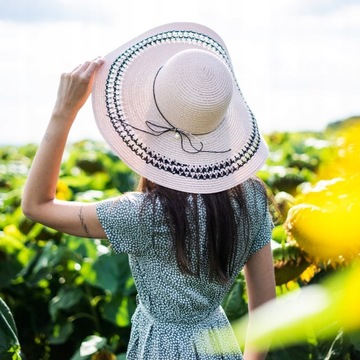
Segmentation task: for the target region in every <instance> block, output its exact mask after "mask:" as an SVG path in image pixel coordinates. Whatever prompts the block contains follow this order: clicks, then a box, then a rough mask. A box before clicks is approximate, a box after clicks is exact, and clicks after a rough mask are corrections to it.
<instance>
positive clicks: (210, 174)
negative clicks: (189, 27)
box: [105, 31, 261, 180]
mask: <svg viewBox="0 0 360 360" xmlns="http://www.w3.org/2000/svg"><path fill="white" fill-rule="evenodd" d="M176 42H185V43H189V44H195V45H200V46H206V47H207V48H208V49H210V50H212V51H213V52H214V53H216V54H217V55H219V56H220V57H221V58H223V60H224V61H225V62H226V63H227V64H228V66H229V68H230V69H231V63H230V60H229V58H228V56H227V54H226V52H225V50H224V49H223V47H222V46H221V45H220V44H219V43H218V42H216V41H215V40H214V39H212V38H210V37H209V36H207V35H204V34H201V33H197V32H193V31H166V32H163V33H159V34H157V35H154V36H151V37H148V38H146V39H144V40H142V41H140V42H138V43H137V44H135V45H133V46H131V47H130V48H128V49H127V50H126V51H125V52H124V53H122V54H120V55H119V56H118V57H117V58H116V59H115V61H114V62H113V63H112V65H111V67H110V70H109V75H108V77H107V80H106V89H105V98H106V108H107V116H108V117H109V118H110V121H111V123H112V125H113V127H114V130H115V131H116V132H117V133H118V134H119V136H120V138H121V139H122V140H123V141H124V142H125V144H126V145H127V146H128V147H129V148H130V149H131V151H133V152H134V153H135V154H136V155H137V156H138V157H140V158H141V159H142V160H143V161H145V162H146V163H147V164H150V165H152V166H154V167H156V168H158V169H161V170H164V171H167V172H170V173H171V174H177V175H180V176H184V177H190V178H192V179H199V180H209V179H217V178H221V177H224V176H227V175H229V174H232V173H233V172H235V171H237V170H239V169H240V168H241V167H243V166H244V165H245V164H246V163H247V162H248V161H249V160H250V159H251V158H252V157H253V156H254V155H255V153H256V152H257V150H258V148H259V146H260V142H261V139H260V133H259V131H258V127H257V124H256V120H255V117H254V115H253V114H252V112H251V111H250V109H249V108H248V111H249V114H250V117H251V120H252V124H251V125H252V132H251V134H250V137H249V139H248V141H247V142H246V144H245V145H244V146H243V148H242V149H241V150H240V151H239V152H238V153H236V154H235V155H233V156H232V157H230V158H228V159H226V160H223V161H221V162H217V163H214V164H210V165H189V164H184V163H180V162H178V161H176V160H174V159H170V158H168V157H166V156H164V155H160V154H158V153H156V152H154V151H153V150H151V149H150V148H149V147H147V146H146V145H145V144H143V143H142V142H141V141H140V140H139V139H138V138H137V136H136V135H135V133H134V131H133V128H132V127H131V126H130V125H129V124H128V123H127V122H126V119H125V117H124V113H123V110H122V104H121V100H120V96H119V95H120V92H121V86H122V80H123V75H124V73H125V71H126V68H127V67H128V65H129V63H130V62H131V61H132V60H133V58H134V57H135V56H137V55H138V54H139V53H141V52H142V51H143V50H145V49H146V48H148V47H149V46H154V45H157V44H161V43H176ZM233 77H234V80H235V82H236V79H235V76H234V74H233ZM236 85H237V83H236ZM237 88H238V91H239V92H240V89H239V86H238V85H237Z"/></svg>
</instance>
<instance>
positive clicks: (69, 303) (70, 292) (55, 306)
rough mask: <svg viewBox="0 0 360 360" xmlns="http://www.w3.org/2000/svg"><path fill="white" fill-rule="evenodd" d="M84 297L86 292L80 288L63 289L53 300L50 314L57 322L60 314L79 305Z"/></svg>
mask: <svg viewBox="0 0 360 360" xmlns="http://www.w3.org/2000/svg"><path fill="white" fill-rule="evenodd" d="M83 297H84V292H83V291H82V290H81V289H80V288H67V287H61V288H60V289H59V292H58V294H57V295H56V296H55V297H54V298H53V299H52V300H51V302H50V306H49V312H50V315H51V318H52V319H53V320H54V321H55V320H56V318H57V315H58V312H59V311H61V310H67V309H70V308H71V307H73V306H74V305H76V304H77V303H79V302H80V301H81V300H82V298H83Z"/></svg>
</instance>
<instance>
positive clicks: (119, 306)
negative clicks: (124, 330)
mask: <svg viewBox="0 0 360 360" xmlns="http://www.w3.org/2000/svg"><path fill="white" fill-rule="evenodd" d="M135 309H136V300H135V298H130V297H124V296H122V294H119V293H118V294H116V295H115V296H113V297H112V298H111V299H110V300H109V301H107V302H104V303H103V304H101V306H100V311H101V313H102V316H103V318H104V319H106V320H108V321H110V322H111V323H113V324H115V325H118V326H120V327H127V326H130V322H131V317H132V315H133V314H134V312H135Z"/></svg>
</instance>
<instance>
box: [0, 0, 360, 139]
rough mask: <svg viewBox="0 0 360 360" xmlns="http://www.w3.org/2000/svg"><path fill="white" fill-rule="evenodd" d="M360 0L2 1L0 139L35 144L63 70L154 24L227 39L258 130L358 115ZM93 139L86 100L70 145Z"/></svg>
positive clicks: (298, 127) (319, 125)
mask: <svg viewBox="0 0 360 360" xmlns="http://www.w3.org/2000/svg"><path fill="white" fill-rule="evenodd" d="M359 19H360V1H359V0H271V1H267V0H226V1H219V0H216V1H215V0H181V1H177V2H175V1H169V0H138V1H127V2H126V1H121V0H76V1H73V0H11V1H9V0H0V60H1V67H0V144H1V145H4V144H26V143H30V142H33V143H39V142H40V141H41V138H42V135H43V133H44V131H45V129H46V125H47V122H48V120H49V118H50V115H51V111H52V108H53V104H54V102H55V99H56V93H57V87H58V82H59V78H60V75H61V73H63V72H67V71H70V70H72V69H73V68H74V67H76V66H77V65H78V64H80V63H82V62H84V61H85V60H88V59H93V58H95V57H97V56H102V55H106V54H107V53H109V52H111V51H112V50H113V49H115V48H117V47H118V46H120V45H122V44H123V43H125V42H127V41H128V40H131V39H133V38H134V37H136V36H137V35H140V34H141V33H143V32H145V31H147V30H149V29H151V28H153V27H156V26H158V25H161V24H165V23H169V22H174V21H190V22H197V23H201V24H203V25H206V26H208V27H210V28H212V29H213V30H215V31H216V32H217V33H218V34H219V35H220V36H221V37H222V38H223V40H224V41H225V43H226V44H227V47H228V49H229V52H230V56H231V58H232V62H233V66H234V69H235V74H236V77H237V80H238V83H239V85H240V88H241V90H242V93H243V94H244V96H245V99H246V101H247V103H248V104H249V106H250V108H251V109H252V111H253V113H254V114H255V116H256V118H257V120H258V124H259V127H260V130H261V132H262V133H264V134H268V133H271V132H275V131H307V130H310V131H322V130H323V129H324V128H325V127H326V125H327V124H328V123H330V122H333V121H337V120H341V119H344V118H347V117H350V116H355V115H360V81H359V74H360V21H359ZM83 139H94V140H100V139H101V136H100V133H99V131H98V129H97V127H96V124H95V121H94V117H93V114H92V108H91V101H88V103H87V104H86V105H85V106H84V108H83V109H81V111H80V113H79V115H78V119H77V120H76V122H75V124H74V125H73V128H72V130H71V133H70V136H69V141H70V142H74V141H79V140H83Z"/></svg>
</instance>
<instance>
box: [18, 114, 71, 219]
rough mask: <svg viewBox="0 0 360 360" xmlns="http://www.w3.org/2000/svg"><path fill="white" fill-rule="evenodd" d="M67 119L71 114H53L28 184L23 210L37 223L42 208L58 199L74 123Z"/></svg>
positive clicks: (23, 200) (32, 167) (25, 190)
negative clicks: (63, 159)
mask: <svg viewBox="0 0 360 360" xmlns="http://www.w3.org/2000/svg"><path fill="white" fill-rule="evenodd" d="M64 116H65V117H66V116H69V115H62V114H59V113H55V112H54V113H53V115H52V117H51V119H50V122H49V124H48V127H47V129H46V132H45V135H44V137H43V139H42V142H41V144H40V146H39V148H38V151H37V153H36V155H35V158H34V160H33V163H32V166H31V169H30V172H29V175H28V178H27V181H26V185H25V189H24V193H23V199H22V209H23V212H24V214H25V215H26V216H28V217H29V218H32V219H34V220H37V219H36V218H37V215H36V214H37V212H41V211H42V207H41V206H42V205H44V204H46V203H49V202H51V201H53V200H54V199H55V194H56V186H57V181H58V177H59V172H60V166H61V161H62V156H63V152H64V148H65V145H66V140H67V137H68V133H69V131H70V127H71V124H72V121H73V120H74V119H71V117H70V118H68V119H64Z"/></svg>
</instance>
